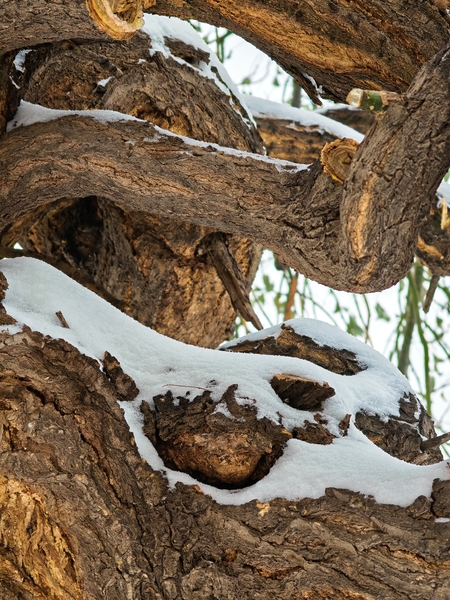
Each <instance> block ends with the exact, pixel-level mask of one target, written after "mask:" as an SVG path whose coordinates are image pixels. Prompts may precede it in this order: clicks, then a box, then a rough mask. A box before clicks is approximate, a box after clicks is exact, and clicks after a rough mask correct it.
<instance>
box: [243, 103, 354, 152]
mask: <svg viewBox="0 0 450 600" xmlns="http://www.w3.org/2000/svg"><path fill="white" fill-rule="evenodd" d="M241 97H244V98H245V103H246V104H247V106H248V107H249V109H250V110H251V112H252V113H253V116H254V117H261V118H264V117H271V118H273V119H280V120H285V121H292V122H293V123H298V124H299V125H301V126H302V127H310V128H312V129H318V130H319V131H320V132H324V131H326V132H327V133H330V134H331V135H335V136H336V137H337V138H345V137H346V138H351V139H353V140H355V141H357V142H362V141H363V139H364V136H363V134H362V133H359V132H358V131H356V130H355V129H352V128H351V127H348V126H347V125H343V124H342V123H338V122H337V121H333V119H330V118H329V117H325V116H324V115H321V114H319V113H318V112H317V111H313V110H306V109H304V108H295V107H293V106H289V104H280V103H279V102H272V101H271V100H264V99H263V98H257V97H256V96H246V95H244V94H242V95H241Z"/></svg>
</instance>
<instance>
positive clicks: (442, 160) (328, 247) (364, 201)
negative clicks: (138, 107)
mask: <svg viewBox="0 0 450 600" xmlns="http://www.w3.org/2000/svg"><path fill="white" fill-rule="evenodd" d="M449 95H450V45H449V47H447V48H446V49H444V50H443V51H441V52H440V53H439V54H438V55H437V56H436V57H435V58H434V59H433V60H432V61H430V62H429V63H428V64H427V65H425V67H424V68H423V69H422V70H421V72H420V73H419V74H418V76H417V78H416V80H415V81H414V83H413V85H412V86H411V88H410V90H409V91H408V93H407V94H406V96H405V98H404V102H403V103H400V102H399V103H394V104H390V105H389V106H388V108H387V110H386V112H385V113H384V116H383V117H382V118H379V119H378V120H377V121H376V123H375V124H374V126H373V127H372V129H371V131H370V132H369V134H368V135H367V137H366V139H365V140H364V142H363V143H362V144H361V146H360V149H359V150H358V152H357V155H356V157H355V159H354V160H353V162H352V164H351V166H350V172H349V174H348V176H347V178H346V181H345V183H344V186H343V187H342V186H341V184H340V183H336V182H335V181H333V180H332V179H331V178H330V177H329V176H328V175H326V174H325V173H323V172H322V169H321V167H320V165H318V164H317V163H316V164H314V165H313V166H312V167H311V168H310V169H305V168H300V170H299V166H298V165H295V164H294V163H285V164H283V163H282V162H280V161H276V160H274V159H268V158H266V157H262V156H260V155H255V154H249V153H243V152H238V151H235V150H230V149H226V148H220V147H218V146H215V147H214V146H213V145H209V146H208V145H207V144H205V143H201V142H194V141H193V140H189V139H187V138H181V137H178V136H175V135H173V134H171V135H168V133H167V132H164V131H163V130H161V129H159V128H155V127H154V126H152V125H151V124H150V123H148V122H142V121H138V120H125V118H126V117H125V115H123V119H124V120H122V121H120V122H118V121H114V122H109V123H107V124H104V123H100V122H98V121H97V120H94V119H92V118H86V117H82V118H80V117H79V116H67V117H64V118H62V119H58V120H55V121H51V122H49V123H35V124H33V125H30V126H28V127H22V128H19V129H15V130H12V131H11V132H10V133H9V134H7V135H4V136H3V137H2V138H1V139H0V161H1V163H0V173H2V176H1V177H0V189H1V193H0V194H1V195H0V199H1V206H2V209H1V213H0V225H1V227H2V228H4V227H6V226H7V225H8V224H10V223H12V222H13V221H14V220H15V219H17V218H19V217H21V216H22V215H23V214H25V213H27V212H29V211H30V210H32V209H34V208H36V207H37V206H38V205H42V204H45V203H47V202H51V201H53V200H56V199H58V198H62V197H83V196H86V195H89V194H95V195H97V196H101V197H104V198H107V199H109V200H111V201H113V202H115V203H117V204H118V205H120V206H122V207H123V208H124V209H125V210H140V211H143V212H147V213H153V214H159V215H163V216H168V217H176V218H177V219H180V220H184V221H187V222H191V223H196V224H199V225H205V226H207V227H211V228H213V229H216V230H220V231H224V232H229V233H236V234H238V235H242V236H245V237H248V238H251V239H253V240H255V241H258V242H260V243H262V244H264V245H266V246H268V247H270V248H271V249H272V250H274V251H275V252H276V253H277V254H278V255H279V256H280V258H281V259H282V260H283V261H284V262H286V263H287V264H289V265H290V266H292V267H294V268H295V269H297V270H298V271H300V272H301V273H303V274H304V275H306V276H307V277H309V278H311V279H314V280H315V281H318V282H320V283H323V284H325V285H329V286H332V287H333V288H335V289H344V290H348V291H355V292H372V291H379V290H381V289H384V288H386V287H389V286H391V285H393V284H395V283H396V282H397V281H398V280H399V279H400V278H402V277H403V276H404V275H405V274H406V272H407V271H408V269H409V267H410V265H411V263H412V261H413V258H414V252H415V250H416V247H417V238H418V229H419V225H420V223H421V221H422V219H423V217H425V215H426V214H427V213H428V212H429V208H430V205H431V202H433V200H434V194H435V192H436V189H437V187H438V185H439V182H440V181H441V179H442V177H443V176H444V174H445V172H446V170H447V169H448V167H449V163H450V158H449V157H450V105H449V104H448V102H447V99H448V97H449ZM50 113H51V111H50V112H49V113H47V117H46V118H48V115H50V118H54V117H55V113H53V114H52V115H51V114H50ZM82 114H83V113H82ZM84 114H86V113H84ZM58 116H59V115H58ZM91 116H97V117H100V118H103V119H105V118H108V113H103V114H102V113H100V111H98V112H96V113H93V114H92V113H91ZM109 118H111V114H109ZM115 118H117V113H116V117H115ZM121 118H122V117H121ZM128 119H130V117H128Z"/></svg>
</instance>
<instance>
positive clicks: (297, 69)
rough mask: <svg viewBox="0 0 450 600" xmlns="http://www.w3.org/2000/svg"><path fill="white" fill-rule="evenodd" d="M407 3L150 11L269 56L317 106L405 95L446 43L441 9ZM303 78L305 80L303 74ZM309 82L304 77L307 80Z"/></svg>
mask: <svg viewBox="0 0 450 600" xmlns="http://www.w3.org/2000/svg"><path fill="white" fill-rule="evenodd" d="M437 4H438V3H437V2H420V3H414V2H409V1H408V0H402V1H401V2H393V1H392V0H388V1H386V0H375V1H374V2H370V3H367V2H358V3H355V2H352V3H350V4H349V3H348V2H346V1H343V0H338V1H334V2H328V1H327V0H307V1H306V2H301V3H300V2H282V1H275V2H260V1H258V0H222V1H221V2H216V1H214V0H189V1H187V0H182V1H180V0H157V1H156V3H155V2H154V0H150V1H147V3H146V4H145V3H144V8H146V7H148V9H149V11H150V12H154V13H158V14H165V15H170V16H177V17H181V18H184V19H187V18H194V19H199V20H200V21H205V22H207V23H213V24H214V25H218V26H222V27H227V28H228V29H230V30H232V31H234V32H235V33H237V34H239V35H241V36H242V37H244V38H245V39H247V40H248V41H249V42H251V43H252V44H254V45H255V46H257V47H259V48H260V49H261V50H263V52H265V53H266V54H268V55H269V56H271V57H272V58H273V59H274V60H275V61H276V62H277V63H278V64H280V65H281V66H282V67H283V68H284V69H285V70H286V71H287V72H288V73H290V74H291V75H293V76H294V77H295V79H296V80H297V81H298V82H299V83H300V85H301V86H302V87H303V88H304V89H305V90H307V92H308V94H309V95H310V96H311V97H313V98H315V99H316V101H318V102H320V101H319V100H318V97H317V93H318V92H317V90H316V87H315V86H314V84H313V83H312V82H311V77H313V78H314V80H315V81H316V82H317V85H318V86H319V85H320V86H322V88H323V91H321V92H320V93H321V95H322V96H324V97H330V98H332V99H335V100H340V101H343V100H345V98H346V95H347V93H348V92H349V91H350V89H351V88H353V87H363V88H369V89H383V88H386V89H389V90H393V91H404V90H406V88H407V86H408V85H409V83H410V82H411V81H412V79H413V78H414V76H415V75H416V73H417V71H418V70H419V68H420V67H421V65H422V64H423V63H424V62H426V61H427V60H428V59H430V58H431V57H432V56H433V55H434V54H435V53H436V52H438V51H439V49H440V48H442V46H443V45H444V44H445V43H446V41H447V39H448V22H447V15H446V12H445V6H442V9H441V11H442V12H440V11H439V9H438V8H437V6H436V5H437ZM305 74H307V75H305ZM308 76H309V77H308Z"/></svg>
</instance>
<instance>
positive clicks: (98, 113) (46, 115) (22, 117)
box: [6, 100, 146, 131]
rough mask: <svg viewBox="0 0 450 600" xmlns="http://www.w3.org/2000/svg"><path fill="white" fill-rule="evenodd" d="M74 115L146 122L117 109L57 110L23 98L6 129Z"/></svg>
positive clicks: (101, 121) (109, 120)
mask: <svg viewBox="0 0 450 600" xmlns="http://www.w3.org/2000/svg"><path fill="white" fill-rule="evenodd" d="M73 115H77V116H79V117H91V118H92V119H95V120H96V121H98V122H99V123H112V122H114V121H140V122H141V123H146V121H143V120H142V119H137V118H136V117H132V116H131V115H127V114H125V113H120V112H117V111H115V110H57V109H55V108H45V107H44V106H40V105H39V104H32V103H31V102H26V101H25V100H21V102H20V104H19V107H18V109H17V112H16V114H15V115H14V117H13V118H12V119H11V121H8V124H7V126H6V131H11V130H12V129H15V128H16V127H20V126H23V127H27V126H28V125H33V124H34V123H45V122H47V121H54V120H55V119H62V118H63V117H68V116H73Z"/></svg>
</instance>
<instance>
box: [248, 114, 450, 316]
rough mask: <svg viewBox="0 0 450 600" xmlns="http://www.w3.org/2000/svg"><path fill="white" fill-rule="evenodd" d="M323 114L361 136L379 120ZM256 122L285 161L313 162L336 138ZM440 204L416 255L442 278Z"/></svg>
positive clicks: (444, 241)
mask: <svg viewBox="0 0 450 600" xmlns="http://www.w3.org/2000/svg"><path fill="white" fill-rule="evenodd" d="M321 114H324V115H325V116H327V117H329V118H332V119H335V120H337V121H339V122H341V123H343V124H344V125H349V126H350V127H353V128H355V129H356V130H357V131H360V132H361V133H367V131H368V130H369V129H370V127H371V125H372V124H373V121H374V118H375V116H374V114H373V113H369V112H368V111H363V110H353V109H349V110H346V109H345V108H339V109H336V110H327V111H323V112H322V111H321ZM256 122H257V124H258V131H259V133H260V134H261V137H262V139H263V142H264V144H265V146H266V149H267V154H268V155H269V156H272V157H274V158H280V159H283V160H290V161H294V162H298V163H311V162H313V161H315V160H317V159H318V158H319V157H320V155H321V151H322V148H323V147H324V144H329V143H331V142H332V141H333V140H334V139H335V138H334V136H332V135H331V134H329V133H327V132H326V131H323V130H322V129H320V127H319V126H317V127H316V128H313V127H306V126H303V125H301V124H300V123H297V122H293V121H292V120H285V119H276V118H273V117H262V116H258V117H256ZM438 202H439V199H438V198H436V201H435V203H434V205H433V206H432V208H431V211H430V214H429V215H428V216H427V217H426V218H425V219H424V220H423V221H422V223H421V224H420V229H419V239H418V246H417V248H416V256H418V258H419V259H420V260H421V261H422V262H423V263H424V264H426V265H427V267H428V268H429V269H430V271H431V272H432V273H434V274H436V276H441V277H442V276H445V275H449V274H450V220H449V219H448V216H447V213H446V212H444V209H445V207H444V206H443V205H442V206H441V208H440V209H438V208H437V204H438ZM425 312H427V311H425Z"/></svg>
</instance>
